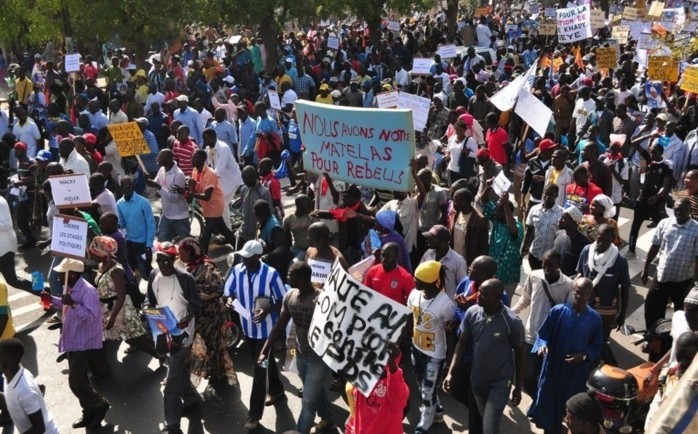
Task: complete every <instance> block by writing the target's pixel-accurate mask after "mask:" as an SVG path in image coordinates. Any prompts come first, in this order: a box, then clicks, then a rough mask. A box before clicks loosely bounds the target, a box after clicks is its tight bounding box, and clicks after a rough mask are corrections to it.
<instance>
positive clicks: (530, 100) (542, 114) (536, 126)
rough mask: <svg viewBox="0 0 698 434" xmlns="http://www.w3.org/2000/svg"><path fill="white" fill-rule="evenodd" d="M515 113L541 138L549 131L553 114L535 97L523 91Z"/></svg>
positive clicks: (520, 93)
mask: <svg viewBox="0 0 698 434" xmlns="http://www.w3.org/2000/svg"><path fill="white" fill-rule="evenodd" d="M514 112H515V113H516V114H517V115H519V117H521V119H522V120H523V121H524V122H526V123H527V124H528V125H529V126H530V127H531V128H533V131H535V132H536V133H538V134H539V135H540V136H541V137H542V136H544V135H545V133H546V132H547V131H548V126H549V125H550V119H551V118H552V116H553V112H552V111H551V110H550V109H549V108H548V107H547V106H546V105H545V104H543V103H542V102H541V101H540V100H539V99H538V98H536V97H535V95H533V94H531V92H529V91H527V90H526V89H521V92H519V99H518V101H517V102H516V108H515V109H514Z"/></svg>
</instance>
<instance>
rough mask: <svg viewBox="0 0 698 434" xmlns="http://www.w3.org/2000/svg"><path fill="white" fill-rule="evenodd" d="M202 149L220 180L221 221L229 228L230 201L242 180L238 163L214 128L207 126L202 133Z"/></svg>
mask: <svg viewBox="0 0 698 434" xmlns="http://www.w3.org/2000/svg"><path fill="white" fill-rule="evenodd" d="M203 140H204V149H205V150H206V151H207V152H208V158H207V160H206V161H207V162H208V164H209V166H211V168H212V169H213V170H215V171H216V174H217V175H218V179H219V180H220V186H221V190H223V200H224V201H225V206H224V207H223V216H222V217H223V222H224V223H225V225H226V226H227V227H228V229H231V225H230V206H229V205H230V202H231V201H232V200H233V199H234V198H235V192H236V191H237V189H238V187H240V186H241V185H242V184H243V182H242V172H241V171H240V165H238V163H237V161H235V158H234V157H233V153H232V152H231V151H230V147H228V145H226V144H225V143H223V142H221V141H220V140H218V136H217V135H216V130H214V129H213V128H207V129H205V130H204V134H203Z"/></svg>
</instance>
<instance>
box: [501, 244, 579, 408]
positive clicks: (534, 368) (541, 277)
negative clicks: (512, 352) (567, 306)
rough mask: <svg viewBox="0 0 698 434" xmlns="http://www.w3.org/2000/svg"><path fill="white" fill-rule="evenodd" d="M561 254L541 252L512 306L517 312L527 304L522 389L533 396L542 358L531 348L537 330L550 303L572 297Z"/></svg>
mask: <svg viewBox="0 0 698 434" xmlns="http://www.w3.org/2000/svg"><path fill="white" fill-rule="evenodd" d="M561 261H562V256H561V255H560V253H559V252H557V251H555V250H548V251H546V252H545V253H544V254H543V268H542V269H539V270H533V271H531V273H530V274H529V275H528V277H527V278H526V282H525V283H524V285H523V289H522V291H521V298H519V301H518V302H517V303H516V305H515V306H514V307H513V308H512V310H513V311H514V313H515V314H517V315H520V314H521V312H522V311H523V310H525V309H526V308H528V307H530V309H529V312H528V318H527V319H526V337H525V340H526V347H527V353H526V354H527V355H528V356H527V360H526V375H525V376H524V391H525V392H526V393H527V394H528V395H529V396H532V397H534V398H535V396H536V392H537V391H538V376H539V374H540V368H541V366H542V363H543V361H542V359H541V358H540V357H538V355H537V354H536V353H532V352H531V350H532V348H533V346H534V344H535V343H536V339H537V338H538V329H539V328H540V326H541V325H543V321H544V320H545V318H546V317H547V316H548V312H550V309H552V308H553V306H556V305H558V304H562V303H568V302H571V301H572V300H574V291H572V283H573V282H572V279H570V278H569V277H567V276H565V275H564V274H563V273H561V272H560V262H561Z"/></svg>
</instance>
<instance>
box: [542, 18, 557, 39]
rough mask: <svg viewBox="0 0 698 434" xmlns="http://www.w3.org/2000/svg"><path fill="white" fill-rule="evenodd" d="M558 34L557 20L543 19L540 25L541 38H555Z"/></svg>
mask: <svg viewBox="0 0 698 434" xmlns="http://www.w3.org/2000/svg"><path fill="white" fill-rule="evenodd" d="M555 33H557V20H556V19H555V18H541V20H540V24H539V25H538V34H539V35H541V36H555Z"/></svg>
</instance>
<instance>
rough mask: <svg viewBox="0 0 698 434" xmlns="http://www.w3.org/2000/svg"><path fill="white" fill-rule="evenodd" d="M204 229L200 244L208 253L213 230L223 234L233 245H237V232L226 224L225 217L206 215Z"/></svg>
mask: <svg viewBox="0 0 698 434" xmlns="http://www.w3.org/2000/svg"><path fill="white" fill-rule="evenodd" d="M205 220H206V221H205V223H204V230H203V231H202V232H201V237H200V238H199V244H201V250H203V251H204V253H208V245H209V244H210V243H211V236H212V235H213V231H218V233H219V234H221V235H223V236H224V237H225V239H226V240H227V241H228V243H229V244H230V245H231V246H235V234H234V233H233V231H231V230H230V229H228V226H226V225H225V222H224V221H223V217H205Z"/></svg>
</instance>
